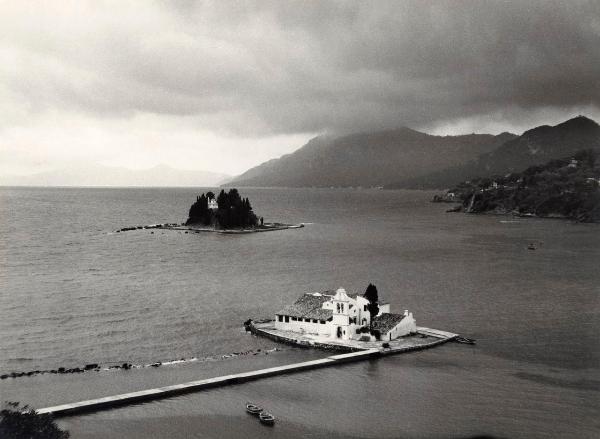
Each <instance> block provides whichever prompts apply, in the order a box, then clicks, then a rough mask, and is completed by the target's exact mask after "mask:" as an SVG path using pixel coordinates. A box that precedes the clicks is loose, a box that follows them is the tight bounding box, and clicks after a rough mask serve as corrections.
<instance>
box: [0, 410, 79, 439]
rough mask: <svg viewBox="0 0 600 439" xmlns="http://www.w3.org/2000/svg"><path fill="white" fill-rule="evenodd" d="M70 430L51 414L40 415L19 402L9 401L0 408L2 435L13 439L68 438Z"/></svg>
mask: <svg viewBox="0 0 600 439" xmlns="http://www.w3.org/2000/svg"><path fill="white" fill-rule="evenodd" d="M69 436H70V435H69V432H68V431H63V430H61V429H60V428H58V426H57V425H56V423H55V422H54V420H53V419H52V416H51V415H39V414H37V413H36V412H35V410H33V409H32V408H30V407H29V406H27V405H25V406H23V407H20V405H19V403H18V402H7V403H6V407H5V408H4V409H3V410H0V437H1V438H11V439H67V438H68V437H69Z"/></svg>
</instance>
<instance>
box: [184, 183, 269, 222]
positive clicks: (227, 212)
mask: <svg viewBox="0 0 600 439" xmlns="http://www.w3.org/2000/svg"><path fill="white" fill-rule="evenodd" d="M213 199H215V195H214V194H213V193H212V192H207V193H206V194H204V193H203V194H202V195H200V196H199V197H197V198H196V202H195V203H194V204H192V207H190V212H189V218H188V219H187V221H186V225H202V226H214V227H217V228H221V229H236V228H247V227H256V225H257V223H258V218H257V217H256V215H255V214H254V212H253V211H252V205H251V204H250V200H249V199H248V198H242V197H241V196H240V194H239V192H238V190H237V189H235V188H234V189H231V190H230V191H229V192H225V191H224V190H221V192H220V193H219V195H218V196H217V197H216V202H217V204H218V208H217V209H211V208H210V207H209V202H210V200H213Z"/></svg>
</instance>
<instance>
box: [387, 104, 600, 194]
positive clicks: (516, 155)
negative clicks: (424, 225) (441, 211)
mask: <svg viewBox="0 0 600 439" xmlns="http://www.w3.org/2000/svg"><path fill="white" fill-rule="evenodd" d="M583 149H594V150H596V149H597V150H600V125H598V124H597V123H596V122H595V121H593V120H592V119H589V118H587V117H585V116H577V117H574V118H572V119H568V120H566V121H564V122H562V123H559V124H557V125H554V126H550V125H541V126H538V127H535V128H531V129H529V130H527V131H525V132H524V133H523V134H522V135H521V136H518V137H516V138H513V139H510V140H508V141H507V142H506V143H504V144H503V145H501V146H500V147H499V148H497V149H495V150H493V151H490V152H487V153H484V154H481V155H479V156H478V157H475V158H473V159H472V160H470V161H469V162H467V163H464V164H462V165H459V166H453V167H448V168H447V169H443V170H439V171H435V172H433V173H429V174H427V175H424V176H420V177H418V178H404V179H398V180H396V182H395V183H391V184H389V185H387V186H386V187H387V188H390V189H394V188H406V189H443V188H448V187H450V186H452V185H454V184H456V182H458V181H462V180H467V179H469V178H475V177H481V176H484V175H486V176H487V175H504V174H507V173H510V172H520V171H523V170H525V169H526V168H527V167H529V166H534V165H539V164H543V163H545V162H547V161H549V160H552V159H557V158H561V157H565V156H567V155H569V154H575V153H576V152H577V151H580V150H583Z"/></svg>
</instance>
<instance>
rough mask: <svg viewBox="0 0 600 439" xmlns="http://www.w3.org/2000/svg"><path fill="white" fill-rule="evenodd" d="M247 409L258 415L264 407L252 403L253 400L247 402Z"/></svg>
mask: <svg viewBox="0 0 600 439" xmlns="http://www.w3.org/2000/svg"><path fill="white" fill-rule="evenodd" d="M246 411H247V412H248V413H250V414H251V415H258V414H260V413H261V412H262V411H263V409H262V407H259V406H257V405H256V404H252V403H251V402H247V403H246Z"/></svg>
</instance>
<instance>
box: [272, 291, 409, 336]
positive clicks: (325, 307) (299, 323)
mask: <svg viewBox="0 0 600 439" xmlns="http://www.w3.org/2000/svg"><path fill="white" fill-rule="evenodd" d="M368 304H369V301H368V300H367V299H365V298H364V297H363V296H361V295H355V296H349V295H348V294H347V293H346V290H344V289H343V288H339V289H338V290H337V291H324V292H322V293H307V294H303V295H302V296H301V297H300V298H298V300H296V302H294V303H293V304H292V305H288V306H286V307H285V308H283V309H282V310H281V311H278V312H277V313H275V329H279V330H282V331H291V332H299V333H305V334H315V335H323V336H329V337H332V338H339V339H342V340H349V339H353V340H364V339H365V337H366V338H370V336H369V334H368V331H367V332H366V333H365V332H364V330H362V331H360V330H361V328H369V325H370V323H371V315H370V312H369V311H368V308H367V305H368ZM373 329H374V330H375V329H376V330H378V331H379V333H380V334H381V338H380V339H381V340H383V341H385V340H394V339H396V338H398V337H402V336H404V335H408V334H410V333H414V332H417V324H416V322H415V319H414V318H413V315H412V313H409V312H408V310H406V311H404V314H392V313H390V305H389V304H388V303H381V302H380V303H379V314H377V316H375V317H374V318H373Z"/></svg>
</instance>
